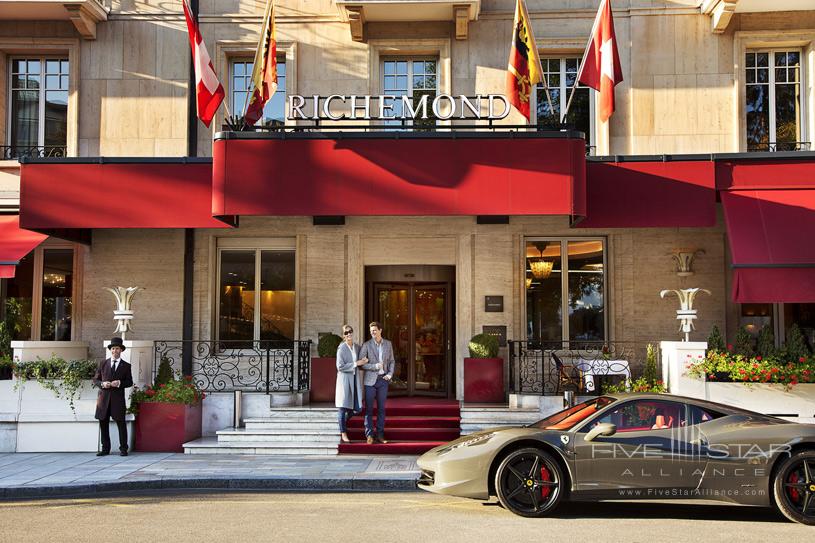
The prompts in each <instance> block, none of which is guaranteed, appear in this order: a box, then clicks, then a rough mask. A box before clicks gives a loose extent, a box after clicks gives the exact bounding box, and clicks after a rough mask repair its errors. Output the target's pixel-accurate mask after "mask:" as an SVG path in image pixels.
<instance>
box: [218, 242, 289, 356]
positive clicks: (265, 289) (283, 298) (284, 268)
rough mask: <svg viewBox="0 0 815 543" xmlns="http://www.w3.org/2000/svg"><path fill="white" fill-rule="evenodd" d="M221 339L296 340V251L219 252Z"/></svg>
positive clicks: (219, 323)
mask: <svg viewBox="0 0 815 543" xmlns="http://www.w3.org/2000/svg"><path fill="white" fill-rule="evenodd" d="M219 261H220V262H219V288H218V297H219V300H218V339H219V340H223V341H230V340H231V341H236V340H237V341H246V342H251V341H257V340H293V339H294V335H295V329H294V323H295V319H294V316H295V296H294V292H295V291H294V279H295V278H294V276H295V260H294V251H277V250H266V249H222V250H220V252H219Z"/></svg>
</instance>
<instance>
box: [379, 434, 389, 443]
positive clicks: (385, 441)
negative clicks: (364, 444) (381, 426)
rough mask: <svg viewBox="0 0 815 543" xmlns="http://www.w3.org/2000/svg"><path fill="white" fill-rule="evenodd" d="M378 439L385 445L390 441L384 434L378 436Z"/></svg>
mask: <svg viewBox="0 0 815 543" xmlns="http://www.w3.org/2000/svg"><path fill="white" fill-rule="evenodd" d="M376 440H377V441H378V442H379V443H382V444H383V445H384V444H385V443H387V442H388V440H387V439H385V436H384V435H381V436H379V437H377V438H376Z"/></svg>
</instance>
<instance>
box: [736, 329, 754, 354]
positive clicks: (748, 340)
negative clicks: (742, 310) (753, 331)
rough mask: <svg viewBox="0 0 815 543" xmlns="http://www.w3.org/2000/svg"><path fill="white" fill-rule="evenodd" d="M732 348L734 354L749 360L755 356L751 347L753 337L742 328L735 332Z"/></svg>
mask: <svg viewBox="0 0 815 543" xmlns="http://www.w3.org/2000/svg"><path fill="white" fill-rule="evenodd" d="M733 347H734V352H735V354H740V355H742V356H744V357H747V358H751V357H753V356H755V354H756V351H755V348H754V347H753V337H752V336H751V335H750V332H748V331H747V328H745V327H744V326H740V327H739V330H738V331H737V332H736V341H735V344H734V346H733Z"/></svg>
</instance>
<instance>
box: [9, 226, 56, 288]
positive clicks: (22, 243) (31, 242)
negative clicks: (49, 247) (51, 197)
mask: <svg viewBox="0 0 815 543" xmlns="http://www.w3.org/2000/svg"><path fill="white" fill-rule="evenodd" d="M47 237H48V236H45V235H43V234H40V233H38V232H32V231H30V230H23V229H21V228H20V216H19V215H0V278H9V277H14V269H15V267H16V266H17V264H19V263H20V260H21V259H22V258H23V257H24V256H25V255H27V254H28V253H30V252H31V251H33V250H34V248H35V247H36V246H37V245H39V244H40V243H42V242H43V241H44V240H45V238H47Z"/></svg>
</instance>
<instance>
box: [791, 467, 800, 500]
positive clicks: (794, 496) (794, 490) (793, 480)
mask: <svg viewBox="0 0 815 543" xmlns="http://www.w3.org/2000/svg"><path fill="white" fill-rule="evenodd" d="M789 482H790V483H792V484H795V483H797V482H798V472H796V471H794V472H792V473H790V481H789ZM800 497H801V494H800V493H799V492H798V489H797V488H792V487H790V499H792V501H794V502H797V501H798V500H799V499H800Z"/></svg>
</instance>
